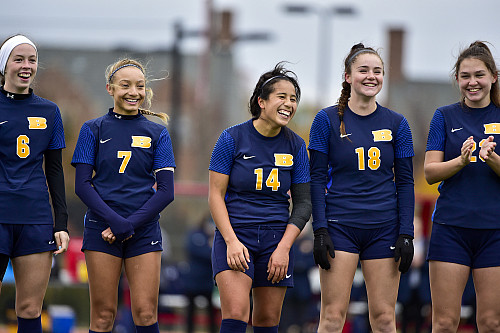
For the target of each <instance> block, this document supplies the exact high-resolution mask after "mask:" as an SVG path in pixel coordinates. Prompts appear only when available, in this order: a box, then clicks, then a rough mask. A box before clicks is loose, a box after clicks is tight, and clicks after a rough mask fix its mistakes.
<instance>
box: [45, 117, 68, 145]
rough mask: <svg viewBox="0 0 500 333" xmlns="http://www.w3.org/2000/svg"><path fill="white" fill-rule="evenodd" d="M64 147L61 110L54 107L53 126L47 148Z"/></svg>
mask: <svg viewBox="0 0 500 333" xmlns="http://www.w3.org/2000/svg"><path fill="white" fill-rule="evenodd" d="M62 148H66V142H65V141H64V127H63V122H62V119H61V112H59V109H58V108H56V115H55V117H54V128H53V130H52V135H51V137H50V142H49V146H48V149H62Z"/></svg>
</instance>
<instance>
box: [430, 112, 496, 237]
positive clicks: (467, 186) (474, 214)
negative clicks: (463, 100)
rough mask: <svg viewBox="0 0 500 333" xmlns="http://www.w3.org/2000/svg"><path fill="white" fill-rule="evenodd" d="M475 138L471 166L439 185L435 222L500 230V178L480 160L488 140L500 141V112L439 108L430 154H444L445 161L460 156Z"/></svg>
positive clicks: (433, 125)
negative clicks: (499, 213) (465, 145)
mask: <svg viewBox="0 0 500 333" xmlns="http://www.w3.org/2000/svg"><path fill="white" fill-rule="evenodd" d="M471 135H472V136H473V137H474V142H475V146H474V151H473V152H472V157H471V162H470V163H469V164H468V165H466V166H465V167H464V168H463V169H462V170H460V171H459V172H457V173H456V174H455V175H453V176H452V177H450V178H448V179H446V180H444V181H442V182H441V184H439V193H440V195H439V198H438V200H437V203H436V207H435V211H434V214H433V221H434V222H437V223H443V224H449V225H454V226H458V227H465V228H480V229H499V228H500V220H499V218H498V212H499V209H498V207H499V205H500V177H499V176H498V175H497V174H495V172H494V171H493V170H492V169H491V168H490V167H489V166H488V165H487V164H486V163H485V162H484V161H483V160H482V159H481V158H480V157H479V150H480V149H481V148H480V147H481V145H482V142H483V141H484V140H485V139H487V138H488V137H489V136H493V137H494V138H495V140H494V141H495V142H497V143H498V142H499V141H500V109H499V108H497V107H496V106H495V105H494V104H493V103H492V104H490V105H489V106H487V107H485V108H474V109H473V108H467V107H465V108H464V107H462V105H461V104H460V103H455V104H451V105H447V106H443V107H440V108H438V109H437V110H436V112H435V113H434V117H433V118H432V121H431V125H430V130H429V137H428V139H427V151H429V150H439V151H442V152H444V161H449V160H451V159H454V158H456V157H458V156H460V154H461V148H462V144H463V143H464V141H465V140H466V139H467V138H468V137H469V136H471Z"/></svg>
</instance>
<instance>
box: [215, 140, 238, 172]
mask: <svg viewBox="0 0 500 333" xmlns="http://www.w3.org/2000/svg"><path fill="white" fill-rule="evenodd" d="M234 151H235V144H234V139H233V138H232V136H231V135H229V133H228V132H227V131H223V132H222V134H221V135H220V136H219V139H218V140H217V143H216V144H215V147H214V150H213V151H212V157H211V158H210V166H209V170H211V171H215V172H218V173H222V174H225V175H229V174H231V168H232V166H233V155H234Z"/></svg>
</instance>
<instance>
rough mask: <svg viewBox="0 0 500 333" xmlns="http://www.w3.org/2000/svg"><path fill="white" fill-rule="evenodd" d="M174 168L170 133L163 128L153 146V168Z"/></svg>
mask: <svg viewBox="0 0 500 333" xmlns="http://www.w3.org/2000/svg"><path fill="white" fill-rule="evenodd" d="M163 168H175V159H174V152H173V149H172V141H171V140H170V135H169V134H168V131H167V129H166V128H165V129H164V130H163V131H162V132H161V134H160V137H159V139H158V143H157V145H156V148H155V154H154V161H153V169H154V170H158V169H163Z"/></svg>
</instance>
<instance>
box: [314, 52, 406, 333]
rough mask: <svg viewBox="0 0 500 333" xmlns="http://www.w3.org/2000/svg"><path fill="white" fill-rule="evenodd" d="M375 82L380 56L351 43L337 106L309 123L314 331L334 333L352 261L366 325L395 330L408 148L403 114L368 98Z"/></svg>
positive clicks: (378, 83)
mask: <svg viewBox="0 0 500 333" xmlns="http://www.w3.org/2000/svg"><path fill="white" fill-rule="evenodd" d="M383 82H384V64H383V61H382V59H381V57H380V55H379V54H378V53H377V52H376V51H375V50H374V49H373V48H369V47H365V46H364V45H363V44H361V43H360V44H356V45H354V46H353V47H352V48H351V51H350V53H349V54H348V55H347V57H346V58H345V61H344V82H343V83H342V92H341V96H340V98H339V100H338V104H337V105H334V106H330V107H327V108H325V109H323V110H321V111H319V112H318V114H317V115H316V117H315V118H314V121H313V123H312V126H311V132H310V140H309V152H310V158H311V200H312V206H313V230H314V250H313V253H314V259H315V261H316V263H317V264H318V265H319V266H320V268H321V269H320V282H321V313H320V322H319V328H318V332H341V331H342V328H343V326H344V323H345V319H346V314H347V308H348V305H349V297H350V290H351V286H352V282H353V278H354V273H355V271H356V267H357V265H358V261H359V260H361V268H362V271H363V276H364V278H365V283H366V289H367V295H368V309H369V319H370V325H371V329H372V330H373V332H396V320H395V306H396V298H397V293H398V284H399V277H400V272H403V273H404V272H406V271H407V270H408V269H409V267H410V264H411V261H412V258H413V214H414V205H415V200H414V190H413V166H412V157H413V155H414V153H413V143H412V137H411V131H410V127H409V126H408V122H407V121H406V119H405V118H404V117H403V116H402V115H400V114H398V113H396V112H394V111H391V110H389V109H387V108H385V107H383V106H381V105H379V104H378V103H377V102H376V96H377V94H378V93H379V92H380V90H381V89H382V84H383ZM325 193H326V195H325ZM334 246H335V248H334ZM398 268H399V271H400V272H398Z"/></svg>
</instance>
